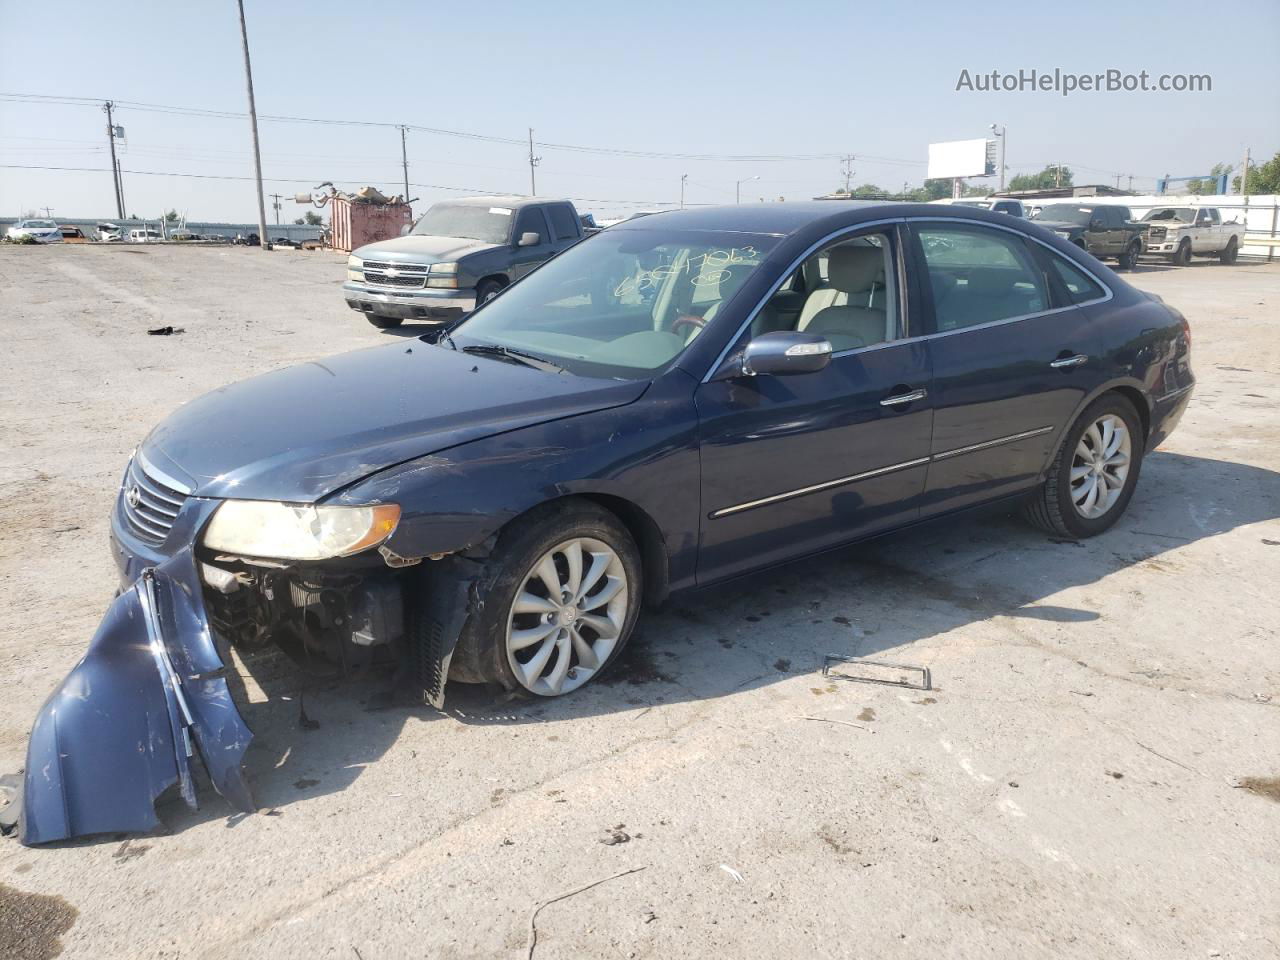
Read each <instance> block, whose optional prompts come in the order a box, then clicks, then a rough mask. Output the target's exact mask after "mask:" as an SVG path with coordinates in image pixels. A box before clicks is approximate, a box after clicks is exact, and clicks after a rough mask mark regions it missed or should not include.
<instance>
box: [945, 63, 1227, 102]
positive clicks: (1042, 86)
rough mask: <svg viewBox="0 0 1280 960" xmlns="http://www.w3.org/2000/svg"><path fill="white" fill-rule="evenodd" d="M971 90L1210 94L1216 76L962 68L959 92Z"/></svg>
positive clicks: (1145, 72) (1145, 71) (1057, 69)
mask: <svg viewBox="0 0 1280 960" xmlns="http://www.w3.org/2000/svg"><path fill="white" fill-rule="evenodd" d="M960 91H965V92H969V93H1057V94H1060V95H1061V96H1064V97H1069V96H1071V94H1073V93H1142V92H1144V91H1145V92H1151V93H1211V92H1212V91H1213V77H1212V76H1211V75H1210V74H1207V73H1151V72H1150V71H1148V70H1139V71H1137V72H1136V73H1134V72H1132V71H1128V70H1118V69H1115V68H1111V69H1107V70H1103V71H1101V72H1100V73H1074V72H1072V71H1069V70H1063V69H1061V68H1059V67H1055V68H1054V69H1053V70H1036V69H1034V68H1033V69H1020V70H1016V71H1009V72H1004V71H1000V70H989V71H972V70H968V69H962V70H961V71H960V76H959V77H958V78H957V79H956V92H960Z"/></svg>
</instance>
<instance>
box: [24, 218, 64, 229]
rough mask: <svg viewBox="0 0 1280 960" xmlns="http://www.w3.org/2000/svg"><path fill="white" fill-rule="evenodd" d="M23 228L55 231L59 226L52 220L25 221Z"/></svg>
mask: <svg viewBox="0 0 1280 960" xmlns="http://www.w3.org/2000/svg"><path fill="white" fill-rule="evenodd" d="M22 226H24V227H35V228H37V229H50V230H51V229H53V228H54V227H56V226H57V224H56V223H54V222H53V221H52V220H24V221H23V223H22Z"/></svg>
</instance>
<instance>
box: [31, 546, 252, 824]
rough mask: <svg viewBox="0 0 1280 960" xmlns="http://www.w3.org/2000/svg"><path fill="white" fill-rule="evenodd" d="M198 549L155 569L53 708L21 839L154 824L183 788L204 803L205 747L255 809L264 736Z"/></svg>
mask: <svg viewBox="0 0 1280 960" xmlns="http://www.w3.org/2000/svg"><path fill="white" fill-rule="evenodd" d="M200 597H201V595H200V582H199V574H198V572H197V569H196V563H195V560H194V558H193V557H192V555H191V551H190V548H188V549H185V550H183V551H182V552H181V553H179V554H177V555H175V556H174V557H172V558H170V559H169V560H166V561H165V562H164V563H163V564H161V565H160V566H159V567H154V568H148V569H147V570H144V571H143V573H142V575H141V576H140V577H139V578H138V580H137V581H136V582H135V583H134V584H133V586H131V587H130V588H129V589H128V590H126V591H125V592H124V593H122V594H120V596H118V597H117V598H116V599H115V600H114V601H113V602H112V604H111V606H110V608H109V609H108V610H107V614H106V616H105V617H104V618H103V621H102V623H101V624H100V625H99V627H98V630H97V632H96V633H95V634H94V636H93V640H92V641H91V642H90V644H89V649H88V651H87V652H86V653H85V655H84V658H83V659H82V660H81V661H80V662H79V663H78V664H76V666H75V668H74V669H73V670H72V671H71V673H70V674H69V675H68V676H67V678H66V679H65V680H64V681H63V682H62V685H61V686H60V687H59V688H58V689H57V690H55V691H54V692H53V694H52V695H51V696H50V697H49V699H48V700H46V701H45V703H44V706H43V707H41V709H40V713H39V715H38V716H37V717H36V722H35V725H34V727H33V728H32V730H31V740H30V742H29V744H28V746H27V766H26V774H25V781H24V784H23V799H22V815H21V820H20V826H19V831H20V838H21V840H22V842H23V843H24V844H38V843H49V842H51V841H55V840H65V839H68V838H70V837H77V836H84V835H86V834H94V833H113V832H121V831H125V832H142V831H147V830H151V829H152V828H154V827H155V826H156V824H157V823H158V820H157V818H156V814H155V800H156V798H157V797H159V796H160V794H161V793H163V792H164V791H165V790H166V789H168V788H169V787H171V786H173V785H174V784H178V786H179V791H180V793H181V795H182V796H183V798H184V799H185V800H186V801H187V803H188V805H190V806H191V807H192V808H193V809H194V808H195V807H196V805H197V801H196V791H195V784H194V781H193V779H192V773H191V766H192V761H193V759H194V757H195V755H196V754H197V753H199V755H200V758H201V759H202V760H203V761H204V765H205V768H206V770H207V771H208V773H209V778H210V780H212V782H213V785H214V788H215V789H216V790H217V791H218V793H220V794H222V796H223V797H225V798H226V799H227V801H228V802H229V803H230V804H231V805H232V806H233V807H235V808H236V809H238V810H242V811H244V812H246V813H252V812H253V811H254V809H255V806H254V803H253V797H252V794H251V793H250V790H249V786H248V784H247V782H246V781H245V776H244V771H243V769H242V766H241V763H242V761H243V758H244V754H245V751H246V750H247V749H248V747H249V743H250V741H251V740H252V739H253V734H252V733H251V732H250V730H249V728H248V727H247V726H246V725H245V723H244V720H243V719H242V718H241V716H240V713H239V711H238V710H237V709H236V707H235V704H234V703H233V702H232V699H231V690H230V688H229V687H228V685H227V680H226V667H225V665H224V664H223V662H222V658H221V657H220V656H219V655H218V651H217V648H216V646H215V645H214V642H213V637H212V635H211V634H210V632H209V625H208V621H207V620H206V619H205V613H204V606H203V603H202V602H201V598H200Z"/></svg>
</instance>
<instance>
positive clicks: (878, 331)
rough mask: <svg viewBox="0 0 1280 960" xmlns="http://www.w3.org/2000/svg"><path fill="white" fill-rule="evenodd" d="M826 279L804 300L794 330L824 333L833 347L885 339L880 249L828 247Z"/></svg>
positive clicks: (840, 348)
mask: <svg viewBox="0 0 1280 960" xmlns="http://www.w3.org/2000/svg"><path fill="white" fill-rule="evenodd" d="M827 279H828V281H829V283H830V286H828V287H824V288H822V289H819V290H815V291H814V292H813V293H812V294H810V295H809V298H808V299H807V300H806V301H805V305H804V310H803V311H802V312H801V314H800V320H799V322H798V323H797V329H800V330H806V331H808V332H809V333H821V334H826V335H827V338H828V339H829V340H830V341H831V345H832V346H833V347H835V349H837V350H849V349H851V348H854V347H865V346H870V345H871V344H873V343H881V342H883V341H884V340H887V339H889V337H890V333H889V331H888V330H887V328H886V323H887V314H886V312H885V309H884V302H885V282H884V281H885V277H884V251H883V250H882V249H880V248H879V247H864V246H839V247H832V248H831V250H830V251H829V253H828V255H827Z"/></svg>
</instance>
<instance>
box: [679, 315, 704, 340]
mask: <svg viewBox="0 0 1280 960" xmlns="http://www.w3.org/2000/svg"><path fill="white" fill-rule="evenodd" d="M706 325H707V321H706V320H705V319H703V318H702V317H696V316H694V315H693V314H691V313H682V314H680V316H678V317H676V318H675V319H674V320H672V321H671V332H672V333H674V334H675V335H676V336H678V337H679V336H686V334H682V333H680V328H681V327H692V328H693V330H701V329H702V328H703V327H705V326H706ZM690 332H692V330H691V331H690Z"/></svg>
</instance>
